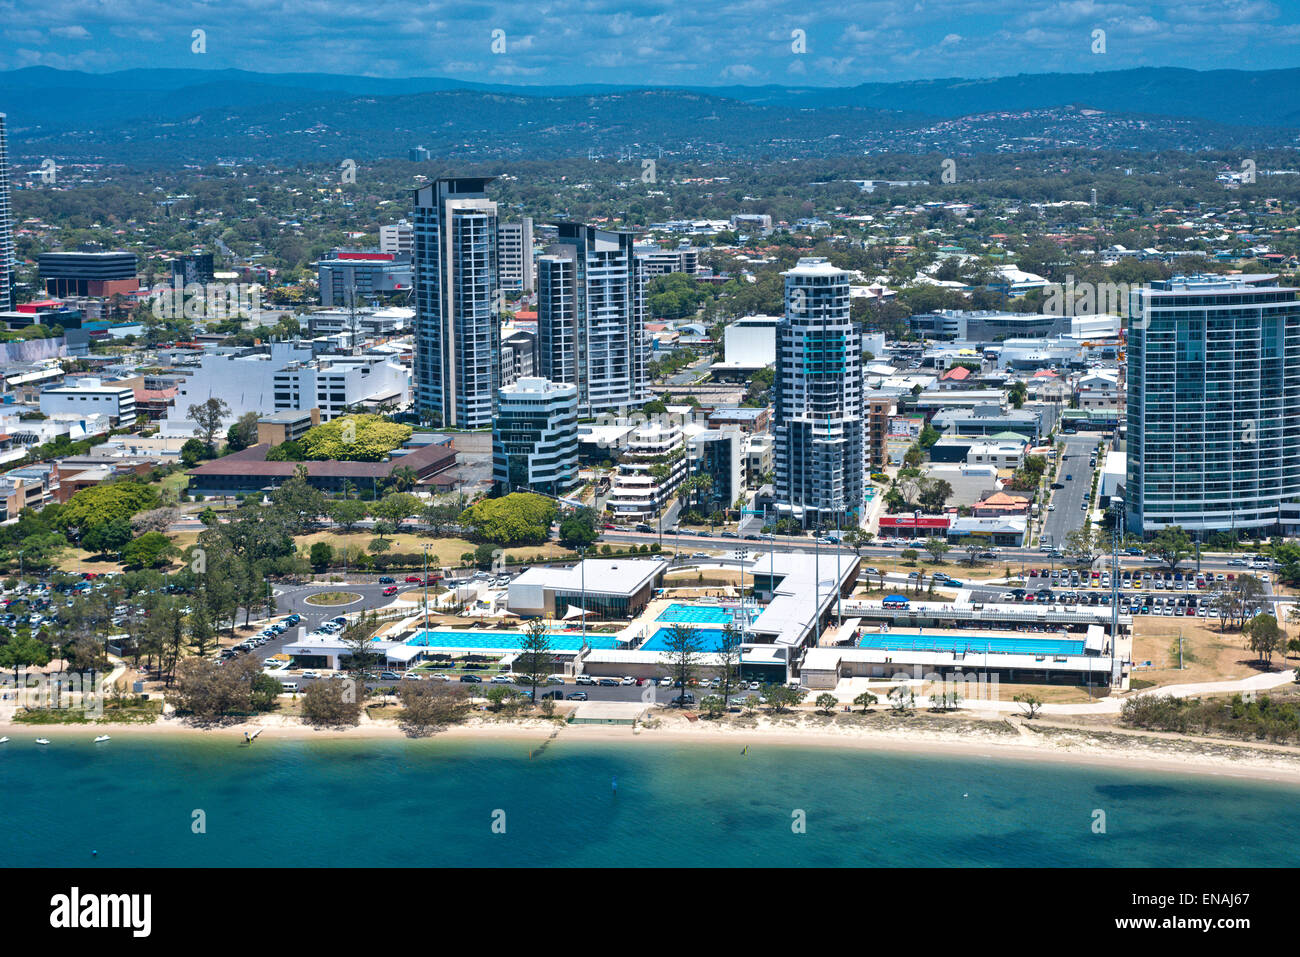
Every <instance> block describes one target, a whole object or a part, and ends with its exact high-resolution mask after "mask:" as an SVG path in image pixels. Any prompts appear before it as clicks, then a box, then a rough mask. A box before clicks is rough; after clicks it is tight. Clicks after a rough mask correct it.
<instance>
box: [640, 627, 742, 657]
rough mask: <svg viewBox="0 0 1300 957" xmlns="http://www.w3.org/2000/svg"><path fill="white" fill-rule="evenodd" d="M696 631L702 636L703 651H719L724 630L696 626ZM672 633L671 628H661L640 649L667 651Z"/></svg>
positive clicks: (701, 645) (701, 646) (701, 647)
mask: <svg viewBox="0 0 1300 957" xmlns="http://www.w3.org/2000/svg"><path fill="white" fill-rule="evenodd" d="M695 633H696V634H697V635H698V636H699V638H700V649H701V650H702V651H706V652H707V651H717V650H718V649H719V648H720V647H721V646H722V631H721V629H717V628H696V629H695ZM670 634H672V629H671V628H660V629H659V630H658V631H656V632H655V633H654V634H653V635H651V636H650V640H649V641H647V642H646V643H645V644H644V645H642V646H641V647H640V649H638V650H640V651H667V650H668V636H669V635H670Z"/></svg>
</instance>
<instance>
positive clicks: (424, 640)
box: [406, 631, 618, 651]
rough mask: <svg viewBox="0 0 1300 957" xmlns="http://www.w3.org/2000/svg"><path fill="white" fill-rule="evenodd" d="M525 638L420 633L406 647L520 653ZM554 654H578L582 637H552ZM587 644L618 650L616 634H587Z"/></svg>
mask: <svg viewBox="0 0 1300 957" xmlns="http://www.w3.org/2000/svg"><path fill="white" fill-rule="evenodd" d="M523 637H524V636H523V635H522V634H520V633H519V632H517V631H420V632H416V633H415V634H414V635H412V636H411V637H410V638H408V639H407V640H406V644H408V645H412V646H415V647H419V648H491V649H494V650H500V651H519V650H520V647H521V645H522V644H523ZM547 637H548V638H550V640H551V650H553V651H578V650H579V649H581V648H582V634H581V633H580V632H576V631H566V632H563V633H561V634H558V635H548V636H547ZM587 644H588V645H590V646H591V647H592V648H602V649H604V648H616V647H618V643H617V642H616V641H615V640H614V636H613V635H606V634H594V633H592V632H590V631H589V632H587Z"/></svg>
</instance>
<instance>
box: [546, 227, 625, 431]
mask: <svg viewBox="0 0 1300 957" xmlns="http://www.w3.org/2000/svg"><path fill="white" fill-rule="evenodd" d="M557 231H558V241H557V242H556V243H554V244H553V245H551V246H549V247H547V250H546V255H545V256H542V257H541V258H540V259H539V260H538V261H537V337H538V341H537V354H538V360H539V367H540V368H539V371H540V373H541V374H542V375H543V376H544V377H546V378H547V379H550V380H551V381H552V382H573V383H575V384H576V385H577V386H578V409H579V413H580V414H581V415H583V416H590V415H594V414H596V413H598V412H603V411H610V410H614V409H625V408H629V407H631V406H638V405H641V404H642V403H644V402H645V401H646V400H648V399H649V397H650V391H649V386H650V383H649V372H648V368H647V367H648V364H649V360H650V342H649V339H648V338H647V337H646V333H645V272H644V269H643V266H642V264H641V262H640V260H639V259H638V258H637V257H636V255H635V253H634V251H633V242H632V239H633V236H632V234H631V233H619V232H610V231H608V230H604V229H598V228H596V227H595V226H581V225H578V224H576V223H560V224H559V225H558V226H557Z"/></svg>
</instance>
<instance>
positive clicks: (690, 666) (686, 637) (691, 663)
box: [659, 624, 704, 704]
mask: <svg viewBox="0 0 1300 957" xmlns="http://www.w3.org/2000/svg"><path fill="white" fill-rule="evenodd" d="M703 654H704V645H703V643H702V641H701V639H700V636H699V633H698V632H697V631H696V630H695V629H694V628H691V627H689V626H687V625H680V624H679V625H673V626H671V627H670V628H669V629H668V636H667V639H666V640H665V642H664V650H663V652H662V653H661V656H660V659H659V660H660V662H661V663H662V664H664V665H665V666H667V668H668V672H669V674H670V675H671V676H672V677H673V678H674V679H675V680H676V682H677V684H678V686H679V687H680V688H681V694H683V695H684V694H685V693H686V689H687V687H688V686H689V684H690V681H691V679H692V678H694V677H695V675H696V673H697V672H698V671H699V669H700V661H701V659H702V657H703ZM678 703H679V704H680V703H681V699H680V698H678Z"/></svg>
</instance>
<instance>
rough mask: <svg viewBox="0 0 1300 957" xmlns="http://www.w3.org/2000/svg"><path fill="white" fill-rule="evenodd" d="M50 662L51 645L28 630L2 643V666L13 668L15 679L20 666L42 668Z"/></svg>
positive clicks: (0, 666)
mask: <svg viewBox="0 0 1300 957" xmlns="http://www.w3.org/2000/svg"><path fill="white" fill-rule="evenodd" d="M49 663H50V646H49V645H47V644H45V642H43V641H40V640H39V639H37V638H34V637H32V635H31V634H30V633H28V632H19V633H18V634H17V635H15V636H13V637H12V638H10V639H9V640H8V641H7V642H5V644H3V645H0V668H12V669H13V671H14V679H15V681H16V680H17V679H18V670H19V669H20V668H41V667H44V666H45V665H48V664H49Z"/></svg>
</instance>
